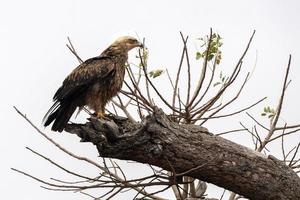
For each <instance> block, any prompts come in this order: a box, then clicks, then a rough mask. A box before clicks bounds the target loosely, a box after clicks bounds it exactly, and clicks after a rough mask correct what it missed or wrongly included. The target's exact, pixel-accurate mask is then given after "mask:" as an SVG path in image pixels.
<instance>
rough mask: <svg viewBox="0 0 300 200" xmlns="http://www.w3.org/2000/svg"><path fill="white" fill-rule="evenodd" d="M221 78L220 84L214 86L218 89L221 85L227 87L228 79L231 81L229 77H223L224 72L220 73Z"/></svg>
mask: <svg viewBox="0 0 300 200" xmlns="http://www.w3.org/2000/svg"><path fill="white" fill-rule="evenodd" d="M219 78H220V80H219V81H218V82H216V83H214V85H213V86H214V87H216V86H217V85H220V84H221V85H222V86H223V85H225V84H226V83H227V81H228V79H229V77H228V76H225V75H223V74H222V72H221V73H220V76H219Z"/></svg>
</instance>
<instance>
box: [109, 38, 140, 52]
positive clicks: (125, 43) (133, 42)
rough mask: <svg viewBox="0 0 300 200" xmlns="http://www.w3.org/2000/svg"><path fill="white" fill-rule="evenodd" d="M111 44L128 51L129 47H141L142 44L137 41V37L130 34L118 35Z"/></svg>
mask: <svg viewBox="0 0 300 200" xmlns="http://www.w3.org/2000/svg"><path fill="white" fill-rule="evenodd" d="M112 46H121V47H122V48H124V49H125V50H126V51H130V50H131V49H133V48H135V47H141V48H142V47H143V44H142V43H141V42H139V41H138V40H137V39H135V38H134V37H131V36H122V37H119V38H118V39H117V40H116V41H115V42H114V43H113V44H112Z"/></svg>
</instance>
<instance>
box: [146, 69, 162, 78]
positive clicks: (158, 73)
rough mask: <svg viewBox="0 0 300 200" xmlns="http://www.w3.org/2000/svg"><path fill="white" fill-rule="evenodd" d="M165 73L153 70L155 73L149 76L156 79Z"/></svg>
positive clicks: (150, 73) (152, 72)
mask: <svg viewBox="0 0 300 200" xmlns="http://www.w3.org/2000/svg"><path fill="white" fill-rule="evenodd" d="M163 71H164V70H161V69H156V70H153V71H151V72H149V75H150V77H152V78H156V77H158V76H160V75H161V74H162V73H163Z"/></svg>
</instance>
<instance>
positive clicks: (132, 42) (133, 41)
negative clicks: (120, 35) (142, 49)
mask: <svg viewBox="0 0 300 200" xmlns="http://www.w3.org/2000/svg"><path fill="white" fill-rule="evenodd" d="M128 42H129V43H131V44H134V43H136V42H137V40H134V39H129V41H128Z"/></svg>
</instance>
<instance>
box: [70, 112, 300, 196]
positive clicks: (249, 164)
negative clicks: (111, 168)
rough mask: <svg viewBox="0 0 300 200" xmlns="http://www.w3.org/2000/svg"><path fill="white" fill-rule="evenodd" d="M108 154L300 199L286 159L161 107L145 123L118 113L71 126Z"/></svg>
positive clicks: (253, 192)
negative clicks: (175, 117) (176, 118)
mask: <svg viewBox="0 0 300 200" xmlns="http://www.w3.org/2000/svg"><path fill="white" fill-rule="evenodd" d="M65 130H66V131H67V132H70V133H73V134H77V135H78V136H79V137H80V138H81V139H82V141H85V142H92V143H93V144H94V145H96V147H97V149H98V152H99V154H100V155H101V156H103V157H110V158H118V159H123V160H134V161H137V162H141V163H148V164H151V165H155V166H158V167H161V168H163V169H165V170H169V171H172V172H174V171H175V172H176V174H177V175H186V176H190V177H193V178H196V179H200V180H202V181H206V182H210V183H213V184H215V185H218V186H220V187H223V188H226V189H228V190H231V191H234V192H236V193H239V194H240V195H243V196H244V197H247V198H249V199H255V200H275V199H276V200H295V199H300V178H299V177H298V176H297V174H296V173H295V172H294V171H293V170H292V169H290V168H289V167H288V166H286V165H285V164H284V163H283V162H281V161H279V160H277V159H276V158H275V157H273V156H268V157H267V156H265V155H263V154H261V153H258V152H255V151H253V150H251V149H248V148H246V147H243V146H241V145H238V144H236V143H234V142H231V141H228V140H226V139H224V138H221V137H218V136H215V135H213V134H212V133H209V132H208V130H207V129H206V128H203V127H199V126H197V125H179V124H177V123H174V122H171V121H170V120H169V119H168V117H167V116H166V115H165V114H164V113H163V112H162V111H161V110H160V109H155V111H154V114H153V115H150V116H148V117H147V118H146V119H145V120H144V121H143V122H141V123H133V122H130V121H129V120H128V119H126V118H120V117H116V116H113V117H112V120H111V121H101V120H98V119H94V118H91V120H90V122H87V123H86V124H69V125H68V126H67V127H66V129H65Z"/></svg>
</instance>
